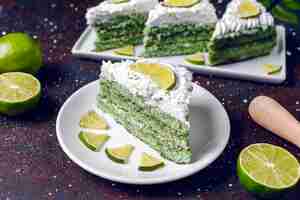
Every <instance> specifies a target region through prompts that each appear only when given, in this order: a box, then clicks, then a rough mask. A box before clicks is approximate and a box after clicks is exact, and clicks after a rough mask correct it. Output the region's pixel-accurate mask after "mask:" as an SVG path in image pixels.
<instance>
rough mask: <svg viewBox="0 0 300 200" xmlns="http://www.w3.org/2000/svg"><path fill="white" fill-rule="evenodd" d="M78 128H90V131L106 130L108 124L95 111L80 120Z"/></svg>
mask: <svg viewBox="0 0 300 200" xmlns="http://www.w3.org/2000/svg"><path fill="white" fill-rule="evenodd" d="M79 126H80V127H81V128H90V129H100V130H106V129H108V124H107V123H106V121H105V119H104V118H102V117H101V116H99V115H98V114H97V113H96V112H95V111H89V112H88V113H86V114H85V115H83V116H82V117H81V118H80V122H79Z"/></svg>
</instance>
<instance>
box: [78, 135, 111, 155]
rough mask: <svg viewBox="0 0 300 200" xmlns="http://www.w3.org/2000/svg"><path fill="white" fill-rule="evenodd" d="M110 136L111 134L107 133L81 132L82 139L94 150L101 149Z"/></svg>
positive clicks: (80, 137)
mask: <svg viewBox="0 0 300 200" xmlns="http://www.w3.org/2000/svg"><path fill="white" fill-rule="evenodd" d="M109 138H110V137H109V135H106V134H96V133H91V132H85V131H81V132H80V133H79V139H80V141H81V142H82V143H83V144H84V145H85V146H86V147H87V148H89V149H90V150H92V151H99V150H100V149H101V147H102V146H103V144H104V143H105V142H106V141H107V140H108V139H109Z"/></svg>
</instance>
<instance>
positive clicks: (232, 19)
mask: <svg viewBox="0 0 300 200" xmlns="http://www.w3.org/2000/svg"><path fill="white" fill-rule="evenodd" d="M249 1H252V2H253V3H254V4H255V5H256V6H258V8H259V9H260V14H259V15H258V16H257V17H251V18H248V19H242V18H240V17H239V16H238V7H239V5H240V4H241V2H243V0H233V1H231V2H230V3H229V4H228V6H227V8H226V11H225V13H224V15H223V17H222V19H221V20H219V21H218V23H217V25H216V29H215V31H214V33H213V36H212V38H216V37H222V36H223V35H224V34H226V33H230V32H240V31H244V30H249V29H253V28H256V27H262V28H266V27H269V26H274V19H273V17H272V15H271V14H270V13H268V12H267V11H266V9H265V7H264V6H263V5H262V4H261V3H259V2H257V1H256V0H249Z"/></svg>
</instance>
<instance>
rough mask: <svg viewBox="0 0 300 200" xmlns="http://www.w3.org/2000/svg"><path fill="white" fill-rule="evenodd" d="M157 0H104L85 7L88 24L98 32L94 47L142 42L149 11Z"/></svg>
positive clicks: (116, 46)
mask: <svg viewBox="0 0 300 200" xmlns="http://www.w3.org/2000/svg"><path fill="white" fill-rule="evenodd" d="M157 3H158V1H157V0H124V1H120V2H118V0H106V1H104V2H102V3H100V4H99V5H98V6H96V7H93V8H90V9H88V11H87V13H86V19H87V24H88V25H91V26H92V27H93V28H95V30H96V32H97V41H96V50H97V51H102V50H107V49H113V48H118V47H123V46H126V45H136V44H141V43H142V38H143V30H144V27H145V22H146V20H147V17H148V13H149V11H150V10H151V9H152V8H154V6H155V5H156V4H157Z"/></svg>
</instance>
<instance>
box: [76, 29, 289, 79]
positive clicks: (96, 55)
mask: <svg viewBox="0 0 300 200" xmlns="http://www.w3.org/2000/svg"><path fill="white" fill-rule="evenodd" d="M275 27H276V30H277V32H280V35H281V38H277V40H278V39H279V40H280V41H282V50H281V51H282V54H284V56H283V60H282V62H283V63H284V64H283V69H282V72H281V73H280V74H278V75H277V76H268V75H265V74H246V73H240V72H239V71H230V70H223V69H222V67H218V66H215V67H214V66H213V67H210V66H207V65H204V66H195V65H192V64H183V63H177V64H176V63H173V64H176V65H178V66H182V67H185V68H187V69H189V70H191V71H193V72H196V73H199V74H203V75H213V76H216V77H224V78H232V79H237V80H248V81H254V82H261V83H271V84H280V83H282V82H284V81H285V80H286V78H287V66H286V64H287V63H286V31H285V30H286V29H285V27H284V26H282V25H278V24H277V25H276V26H275ZM91 31H92V27H91V26H87V27H86V28H85V30H84V31H83V33H82V34H81V35H80V37H79V38H78V40H77V41H76V42H75V44H74V46H73V47H72V50H71V53H72V54H73V55H75V56H78V57H83V58H90V59H97V60H99V59H106V60H113V61H120V60H124V59H128V60H137V59H139V57H128V56H122V55H111V54H103V53H101V52H90V51H83V50H80V49H81V48H80V46H81V44H82V43H84V42H85V38H86V37H87V36H88V35H89V34H90V32H91ZM278 35H279V34H278ZM149 59H160V58H159V57H158V58H155V57H153V58H149ZM254 59H255V58H254ZM258 59H259V57H258ZM164 62H165V61H164ZM243 62H247V61H240V62H239V63H241V64H243ZM237 63H238V62H237ZM211 68H214V69H213V70H211Z"/></svg>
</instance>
